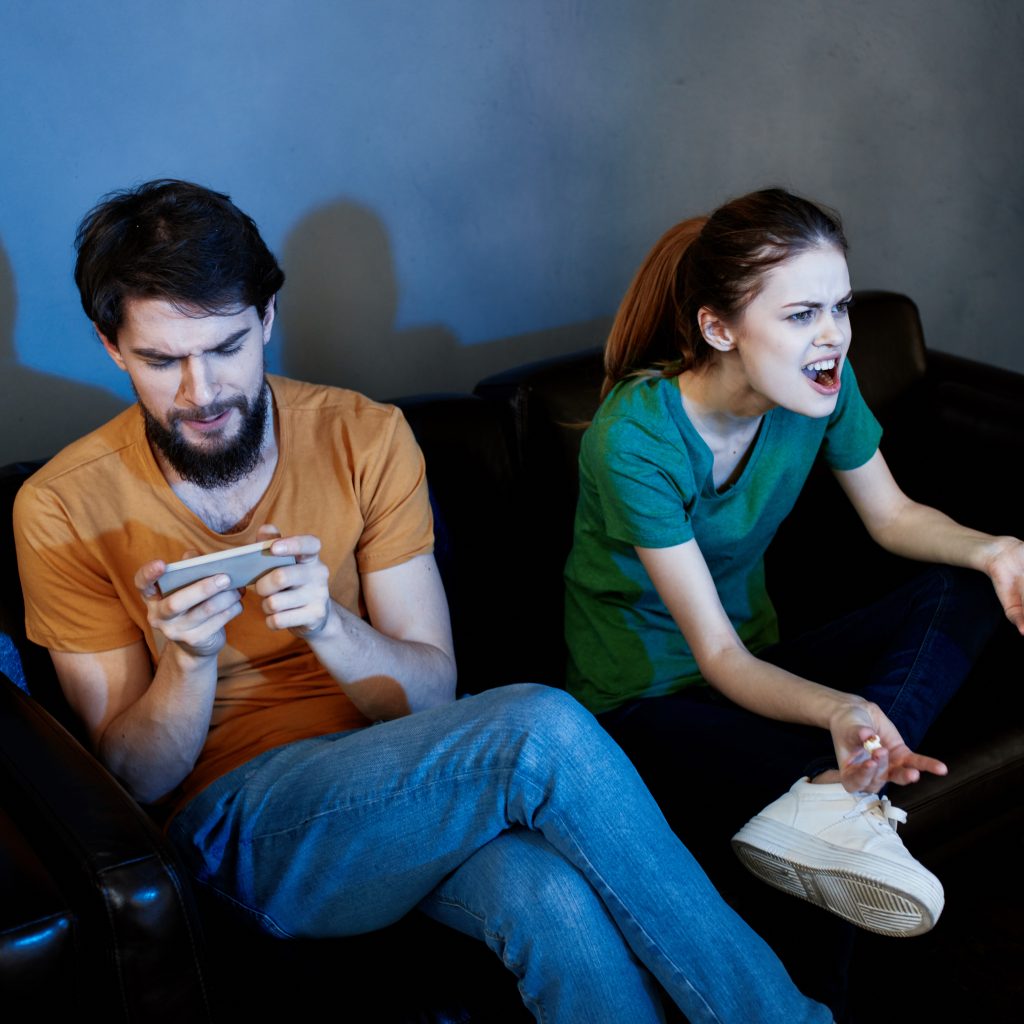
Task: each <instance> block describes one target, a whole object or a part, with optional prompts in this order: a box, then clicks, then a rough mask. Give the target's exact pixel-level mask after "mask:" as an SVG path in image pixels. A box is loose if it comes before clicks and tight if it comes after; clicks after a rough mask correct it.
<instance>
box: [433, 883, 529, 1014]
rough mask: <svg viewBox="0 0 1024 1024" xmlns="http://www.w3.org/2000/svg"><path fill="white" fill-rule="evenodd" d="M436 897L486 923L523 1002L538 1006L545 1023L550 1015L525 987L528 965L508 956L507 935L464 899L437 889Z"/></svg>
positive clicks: (484, 929)
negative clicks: (489, 923)
mask: <svg viewBox="0 0 1024 1024" xmlns="http://www.w3.org/2000/svg"><path fill="white" fill-rule="evenodd" d="M434 899H435V900H436V901H437V902H438V903H439V904H441V905H442V906H445V907H455V908H457V909H458V910H461V911H463V913H465V914H468V915H469V916H470V917H471V918H473V920H474V921H479V922H480V923H481V925H484V927H483V928H482V931H483V933H484V935H485V936H487V938H489V939H493V940H495V941H496V942H497V943H498V944H499V945H500V947H501V953H500V954H498V959H499V960H501V962H502V963H503V964H504V965H505V968H506V969H507V970H509V971H511V972H512V973H513V974H514V975H515V976H516V978H517V979H518V985H517V987H518V988H519V994H520V995H521V996H522V997H523V1002H524V1003H525V1004H526V1005H527V1008H528V1009H532V1008H536V1013H537V1019H538V1020H539V1021H540V1022H541V1024H544V1022H545V1021H547V1019H548V1015H547V1013H546V1012H545V1010H544V1007H543V1004H542V1003H541V1002H540V1001H539V1000H538V999H537V998H536V997H535V996H533V995H530V994H529V993H528V992H526V990H525V989H524V988H523V985H524V977H523V975H524V974H525V973H526V965H525V964H524V963H523V962H522V961H521V960H517V959H515V958H512V957H506V955H505V951H506V950H507V948H508V944H507V942H506V941H505V937H504V936H503V935H502V934H501V933H500V932H496V931H492V930H491V929H490V928H488V927H486V924H485V920H486V919H485V918H484V917H483V915H482V914H478V913H477V912H476V911H475V910H473V909H471V908H470V907H469V906H467V905H466V903H464V902H463V901H462V900H459V899H455V898H454V897H452V896H442V895H441V894H440V893H438V892H436V891H435V893H434ZM488 946H489V947H490V948H491V950H492V951H493V949H494V947H493V946H490V943H488Z"/></svg>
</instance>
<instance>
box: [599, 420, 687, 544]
mask: <svg viewBox="0 0 1024 1024" xmlns="http://www.w3.org/2000/svg"><path fill="white" fill-rule="evenodd" d="M580 460H581V472H582V475H583V477H584V479H585V480H587V481H589V482H590V484H591V485H592V487H593V491H594V497H595V499H596V502H597V504H598V506H599V510H600V515H601V517H602V519H603V526H604V532H605V533H606V534H607V536H609V537H610V538H612V539H613V540H617V541H621V542H623V543H625V544H631V545H634V546H637V547H644V548H666V547H672V546H673V545H676V544H682V543H683V542H684V541H688V540H690V539H692V537H693V526H692V524H691V522H690V510H691V509H692V507H693V497H694V495H695V493H696V489H695V487H694V486H693V485H692V481H690V480H689V479H680V477H679V475H678V473H681V474H682V475H683V476H684V477H688V475H689V474H688V473H687V468H686V464H685V460H684V459H683V458H682V456H681V453H680V452H679V451H677V450H676V449H674V448H671V446H670V445H669V444H668V443H667V442H666V441H665V440H664V439H663V437H661V436H659V434H658V432H656V431H654V430H652V429H650V428H648V427H646V426H644V425H643V424H642V423H640V422H638V421H637V420H634V419H632V418H629V417H609V418H608V419H607V420H604V421H599V422H598V423H595V424H594V425H592V426H591V428H590V429H589V430H588V431H587V433H586V434H585V435H584V437H583V443H582V445H581V453H580ZM681 463H682V468H681V469H680V464H681ZM669 467H674V468H675V470H676V471H678V473H677V472H670V468H669ZM688 484H689V485H690V486H688Z"/></svg>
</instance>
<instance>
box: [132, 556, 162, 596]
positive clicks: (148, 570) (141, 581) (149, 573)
mask: <svg viewBox="0 0 1024 1024" xmlns="http://www.w3.org/2000/svg"><path fill="white" fill-rule="evenodd" d="M166 568H167V563H166V562H163V561H161V560H160V559H159V558H157V559H154V560H153V561H152V562H146V564H145V565H142V566H140V567H139V569H138V571H137V572H136V573H135V586H136V588H137V589H138V590H140V591H141V592H142V596H143V597H156V596H157V594H158V593H159V591H158V590H157V586H156V581H157V580H158V579H160V577H161V576H163V574H164V569H166Z"/></svg>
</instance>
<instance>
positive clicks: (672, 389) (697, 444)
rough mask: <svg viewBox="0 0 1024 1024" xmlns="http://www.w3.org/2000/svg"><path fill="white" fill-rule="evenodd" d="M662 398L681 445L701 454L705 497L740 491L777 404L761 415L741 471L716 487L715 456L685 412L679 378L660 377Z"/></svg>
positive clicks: (758, 452)
mask: <svg viewBox="0 0 1024 1024" xmlns="http://www.w3.org/2000/svg"><path fill="white" fill-rule="evenodd" d="M661 383H662V398H663V400H664V402H665V405H666V406H667V407H668V413H669V416H670V417H671V419H672V422H673V423H674V424H675V426H676V428H677V429H678V431H679V433H680V435H681V437H682V440H683V442H684V444H686V445H687V447H689V448H690V449H691V450H693V449H696V451H698V452H699V453H700V455H701V457H702V461H701V467H700V469H701V494H702V496H703V497H705V498H725V497H727V496H729V495H732V494H735V493H737V492H738V491H742V490H743V489H744V488H745V487H746V486H747V483H748V481H749V480H750V479H751V478H752V477H753V475H754V471H755V463H756V462H757V460H758V457H759V456H760V454H761V451H762V449H763V448H764V442H765V437H766V436H767V434H768V430H769V427H770V425H771V422H772V419H773V417H774V414H775V410H776V408H777V407H772V408H771V409H769V410H768V411H767V412H765V414H764V415H763V416H762V417H761V422H760V423H759V424H758V427H757V433H756V434H755V435H754V440H753V443H752V448H751V451H750V457H749V458H748V459H747V461H746V464H745V465H744V467H743V469H742V470H741V471H740V475H739V476H738V477H737V478H736V479H735V480H734V481H733V482H732V483H731V484H725V485H724V486H723V487H721V488H716V487H715V477H714V465H715V457H714V454H713V453H712V451H711V448H710V447H709V446H708V443H707V441H705V440H704V438H703V437H702V436H701V433H700V431H699V430H698V429H697V428H696V427H695V426H694V424H693V422H692V421H691V419H690V417H689V416H687V414H686V409H685V408H684V406H683V393H682V391H680V390H679V378H678V377H665V378H663V380H662V382H661Z"/></svg>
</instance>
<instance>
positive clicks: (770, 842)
mask: <svg viewBox="0 0 1024 1024" xmlns="http://www.w3.org/2000/svg"><path fill="white" fill-rule="evenodd" d="M732 845H733V849H734V850H735V851H736V856H737V857H739V859H740V861H741V862H742V864H743V866H744V867H745V868H746V869H747V870H748V871H750V872H751V874H753V875H756V876H757V877H758V878H760V879H761V880H762V881H763V882H767V883H768V885H770V886H772V887H774V888H776V889H779V890H780V891H782V892H785V893H789V894H790V895H791V896H796V897H798V898H799V899H802V900H806V901H808V902H809V903H813V904H815V905H816V906H819V907H823V908H824V909H825V910H828V911H830V912H831V913H833V914H836V915H837V916H838V917H841V918H843V919H844V920H846V921H849V922H851V923H852V924H855V925H857V926H858V927H860V928H864V929H866V930H867V931H870V932H876V933H877V934H879V935H888V936H892V937H894V938H909V937H910V936H913V935H921V934H923V933H924V932H927V931H930V930H931V929H932V928H933V927H935V922H936V921H937V920H938V919H939V914H941V913H942V907H943V903H944V897H943V893H942V886H941V884H940V883H939V880H938V879H937V878H935V877H934V876H933V875H931V874H930V873H929V874H928V875H922V874H921V873H920V872H915V871H912V870H911V869H909V868H905V867H903V866H902V865H899V864H893V863H892V862H891V861H883V862H882V863H883V864H884V865H885V867H886V872H887V874H888V875H889V877H888V878H887V879H881V878H878V877H877V866H878V863H879V861H878V859H877V858H876V857H871V856H868V855H858V854H857V853H856V852H855V851H851V850H844V849H842V848H841V847H838V846H832V845H831V844H829V843H826V842H825V841H824V840H821V839H815V838H814V837H813V836H809V835H807V834H806V833H804V832H800V831H798V830H797V829H794V828H790V827H789V826H788V825H783V824H780V823H779V822H774V821H764V820H758V819H757V818H755V819H753V820H752V821H750V822H748V823H747V824H746V825H744V826H743V828H741V829H740V831H739V832H737V833H736V835H735V836H734V837H733V840H732ZM823 846H824V847H827V850H828V857H829V863H828V864H822V863H820V860H821V852H822V847H823ZM868 865H874V867H875V869H876V871H875V872H871V871H870V870H868ZM923 870H925V869H922V871H923Z"/></svg>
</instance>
